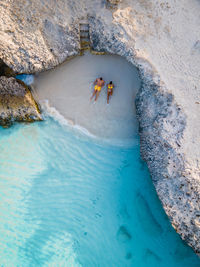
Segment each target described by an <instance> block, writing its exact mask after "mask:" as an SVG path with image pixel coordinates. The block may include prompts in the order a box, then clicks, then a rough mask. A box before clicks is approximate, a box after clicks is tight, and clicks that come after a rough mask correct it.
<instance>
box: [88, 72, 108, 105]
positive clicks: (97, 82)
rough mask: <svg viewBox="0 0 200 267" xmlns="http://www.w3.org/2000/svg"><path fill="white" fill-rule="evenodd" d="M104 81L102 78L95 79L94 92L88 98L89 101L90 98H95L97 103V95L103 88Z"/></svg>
mask: <svg viewBox="0 0 200 267" xmlns="http://www.w3.org/2000/svg"><path fill="white" fill-rule="evenodd" d="M104 84H105V81H104V80H103V78H102V77H100V78H97V79H96V80H95V81H94V92H93V94H92V96H91V97H90V100H92V98H93V97H94V96H95V100H94V101H97V98H98V97H99V94H100V92H101V89H102V87H104Z"/></svg>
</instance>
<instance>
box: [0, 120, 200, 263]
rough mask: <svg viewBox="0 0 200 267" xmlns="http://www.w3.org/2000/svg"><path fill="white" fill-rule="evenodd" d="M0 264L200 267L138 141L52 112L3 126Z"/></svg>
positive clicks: (0, 137) (0, 131) (0, 134)
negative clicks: (101, 135) (113, 138)
mask: <svg viewBox="0 0 200 267" xmlns="http://www.w3.org/2000/svg"><path fill="white" fill-rule="evenodd" d="M0 149H1V153H0V205H1V208H0V248H1V249H0V266H4V267H11V266H20V267H24V266H51V267H53V266H56V267H57V266H67V267H68V266H69V267H71V266H85V267H90V266H91V267H93V266H100V267H106V266H108V267H111V266H113V267H125V266H136V267H140V266H145V267H146V266H152V267H156V266H177V267H178V266H180V267H188V266H191V267H192V266H200V261H199V259H198V258H197V256H196V255H195V254H194V252H193V251H192V249H191V248H189V247H188V246H187V245H185V244H184V242H183V241H182V240H181V239H180V237H179V236H178V234H176V233H175V231H174V230H173V229H172V227H171V226H170V223H169V221H168V218H167V217H166V215H165V213H164V211H163V209H162V207H161V204H160V202H159V200H158V198H157V196H156V193H155V190H154V187H153V185H152V182H151V179H150V177H149V174H148V170H147V167H146V165H145V163H144V162H143V161H142V160H141V159H140V152H139V142H138V140H136V141H135V144H134V145H131V146H129V147H127V146H126V147H123V146H121V145H120V146H116V145H115V146H113V145H109V144H106V143H104V142H101V140H97V139H94V138H91V137H88V136H86V135H85V134H81V132H80V131H79V130H77V129H73V128H70V127H69V126H65V125H62V124H61V123H59V122H58V121H55V120H54V119H53V118H51V117H46V118H45V121H43V122H39V123H34V124H17V125H15V126H13V127H12V128H9V129H0Z"/></svg>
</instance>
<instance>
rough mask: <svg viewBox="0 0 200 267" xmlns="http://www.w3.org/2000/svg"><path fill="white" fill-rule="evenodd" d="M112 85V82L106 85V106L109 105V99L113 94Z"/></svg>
mask: <svg viewBox="0 0 200 267" xmlns="http://www.w3.org/2000/svg"><path fill="white" fill-rule="evenodd" d="M113 88H114V84H113V82H112V81H110V83H108V84H107V104H109V98H110V96H111V95H112V94H113Z"/></svg>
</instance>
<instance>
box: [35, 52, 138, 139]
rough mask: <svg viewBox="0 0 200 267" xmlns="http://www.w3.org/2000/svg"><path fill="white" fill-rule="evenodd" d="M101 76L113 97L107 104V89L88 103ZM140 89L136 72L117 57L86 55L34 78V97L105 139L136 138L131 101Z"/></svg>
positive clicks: (135, 121)
mask: <svg viewBox="0 0 200 267" xmlns="http://www.w3.org/2000/svg"><path fill="white" fill-rule="evenodd" d="M97 77H103V79H104V80H105V81H106V83H108V82H110V81H113V83H114V84H115V88H114V91H113V96H111V98H110V103H109V105H108V104H107V88H106V85H105V86H104V87H103V88H102V90H101V92H100V95H99V98H98V100H97V101H96V102H95V101H94V98H93V100H91V101H90V96H91V95H92V92H93V88H94V85H93V82H94V81H95V79H96V78H97ZM139 87H140V79H139V77H138V72H137V69H136V68H135V67H134V66H133V65H131V64H130V63H128V62H127V61H126V60H125V59H123V58H121V57H119V56H109V55H105V56H97V55H92V54H88V53H87V54H86V55H84V56H80V57H77V58H75V59H71V60H70V61H68V62H66V63H64V64H62V65H61V66H59V67H58V68H56V69H54V70H51V71H48V72H44V73H41V74H40V75H38V77H36V79H35V93H36V98H37V99H38V100H39V102H40V103H41V104H43V103H44V102H45V100H48V104H49V106H51V107H54V108H56V109H57V111H59V112H60V114H61V115H63V116H64V117H65V118H66V119H67V120H69V122H71V123H72V124H74V125H80V126H82V127H84V128H86V129H87V130H88V131H89V132H90V133H91V134H93V135H95V136H98V137H103V138H106V139H121V138H123V139H132V138H134V136H135V135H137V128H138V124H137V120H136V114H135V106H134V100H135V96H136V93H137V91H138V89H139Z"/></svg>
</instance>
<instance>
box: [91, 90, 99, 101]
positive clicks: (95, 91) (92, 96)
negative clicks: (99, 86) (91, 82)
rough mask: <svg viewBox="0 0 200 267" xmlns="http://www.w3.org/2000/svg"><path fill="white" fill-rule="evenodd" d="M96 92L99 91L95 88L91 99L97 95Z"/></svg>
mask: <svg viewBox="0 0 200 267" xmlns="http://www.w3.org/2000/svg"><path fill="white" fill-rule="evenodd" d="M96 93H97V91H95V90H94V92H93V94H92V96H91V97H90V100H92V98H93V97H94V96H95V94H96Z"/></svg>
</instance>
